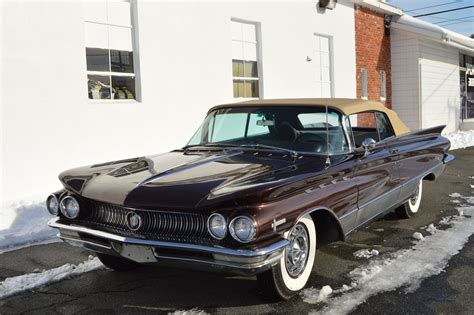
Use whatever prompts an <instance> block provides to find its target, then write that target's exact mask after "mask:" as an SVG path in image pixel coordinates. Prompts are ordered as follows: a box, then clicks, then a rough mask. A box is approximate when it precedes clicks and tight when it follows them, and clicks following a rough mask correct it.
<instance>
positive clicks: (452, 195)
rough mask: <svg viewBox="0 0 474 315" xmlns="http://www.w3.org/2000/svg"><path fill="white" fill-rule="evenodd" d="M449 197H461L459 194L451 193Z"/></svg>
mask: <svg viewBox="0 0 474 315" xmlns="http://www.w3.org/2000/svg"><path fill="white" fill-rule="evenodd" d="M449 197H451V198H459V197H462V196H461V194H460V193H456V192H455V193H452V194H449Z"/></svg>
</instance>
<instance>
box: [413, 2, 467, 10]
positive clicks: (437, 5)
mask: <svg viewBox="0 0 474 315" xmlns="http://www.w3.org/2000/svg"><path fill="white" fill-rule="evenodd" d="M458 2H462V0H456V1H452V2H448V3H443V4H436V5H430V6H428V7H422V8H418V9H411V10H408V11H405V12H413V11H420V10H424V9H431V8H437V7H442V6H445V5H450V4H453V3H458Z"/></svg>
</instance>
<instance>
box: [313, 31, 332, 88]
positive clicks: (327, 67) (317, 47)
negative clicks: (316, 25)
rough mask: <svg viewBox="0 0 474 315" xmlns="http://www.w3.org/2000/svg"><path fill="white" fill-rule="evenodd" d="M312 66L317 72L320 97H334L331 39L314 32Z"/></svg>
mask: <svg viewBox="0 0 474 315" xmlns="http://www.w3.org/2000/svg"><path fill="white" fill-rule="evenodd" d="M313 48H314V50H313V59H312V60H311V61H312V66H313V67H314V72H315V74H316V91H317V94H318V96H319V97H332V88H331V39H330V38H329V37H327V36H322V35H317V34H314V45H313Z"/></svg>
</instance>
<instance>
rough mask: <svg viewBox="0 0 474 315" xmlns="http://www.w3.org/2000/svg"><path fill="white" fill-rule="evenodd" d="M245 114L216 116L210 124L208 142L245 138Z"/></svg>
mask: <svg viewBox="0 0 474 315" xmlns="http://www.w3.org/2000/svg"><path fill="white" fill-rule="evenodd" d="M246 124H247V113H234V114H224V115H216V116H215V118H214V121H213V122H212V126H213V127H212V128H211V129H212V130H210V135H209V142H221V141H227V140H232V139H239V138H244V137H245V126H246Z"/></svg>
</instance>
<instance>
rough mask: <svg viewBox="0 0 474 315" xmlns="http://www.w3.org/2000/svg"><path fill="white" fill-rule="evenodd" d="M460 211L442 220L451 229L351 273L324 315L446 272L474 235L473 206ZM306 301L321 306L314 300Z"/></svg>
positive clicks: (436, 231)
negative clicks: (458, 213) (348, 283)
mask: <svg viewBox="0 0 474 315" xmlns="http://www.w3.org/2000/svg"><path fill="white" fill-rule="evenodd" d="M458 211H459V212H463V213H464V216H453V217H451V218H450V219H447V218H443V220H442V221H441V222H443V224H446V223H447V222H449V224H451V228H449V229H446V230H439V229H432V232H433V234H431V235H428V236H426V237H424V239H423V241H422V242H417V243H416V244H415V245H413V246H412V247H411V248H410V249H404V250H400V251H397V252H395V253H393V254H392V255H388V256H386V257H381V258H378V259H375V260H372V261H371V262H370V263H368V264H366V265H364V266H361V267H358V268H356V269H354V270H352V271H351V272H350V273H349V278H350V280H351V284H350V285H344V286H342V287H341V289H337V290H334V291H333V293H332V295H331V297H329V298H327V299H326V300H325V301H324V303H325V304H326V307H325V308H324V309H323V310H322V312H321V313H325V314H347V313H349V312H350V311H352V310H353V309H354V308H356V307H357V306H358V305H360V304H362V303H364V302H365V301H366V300H367V299H368V298H369V297H371V296H373V295H376V294H379V293H382V292H387V291H393V290H396V289H397V288H405V291H406V292H413V291H414V290H416V289H417V288H418V287H419V285H420V283H421V281H423V280H424V279H426V278H428V277H430V276H433V275H437V274H439V273H441V272H443V270H444V269H445V268H446V266H447V264H448V261H449V259H450V258H451V257H452V256H453V255H456V254H457V253H459V251H460V250H461V249H462V248H463V246H464V244H465V243H466V242H467V241H468V239H469V237H470V236H471V235H472V234H473V233H474V218H473V217H472V216H473V215H474V206H465V207H459V208H458ZM441 222H440V223H441ZM433 227H434V226H433ZM417 233H419V232H417ZM420 234H421V233H420ZM308 290H313V291H308ZM311 292H313V294H314V293H316V291H314V289H307V290H305V291H304V295H305V296H311ZM338 293H344V294H338ZM313 296H314V295H313ZM305 301H306V302H308V303H314V304H316V303H319V302H318V301H317V299H315V298H313V299H310V298H307V299H305Z"/></svg>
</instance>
